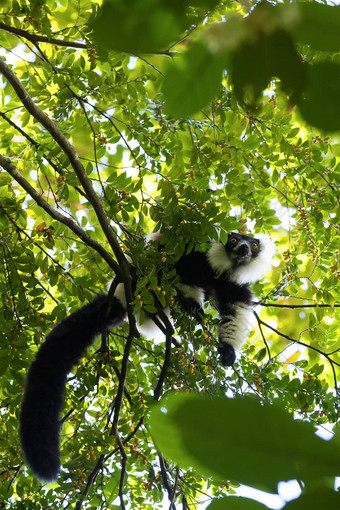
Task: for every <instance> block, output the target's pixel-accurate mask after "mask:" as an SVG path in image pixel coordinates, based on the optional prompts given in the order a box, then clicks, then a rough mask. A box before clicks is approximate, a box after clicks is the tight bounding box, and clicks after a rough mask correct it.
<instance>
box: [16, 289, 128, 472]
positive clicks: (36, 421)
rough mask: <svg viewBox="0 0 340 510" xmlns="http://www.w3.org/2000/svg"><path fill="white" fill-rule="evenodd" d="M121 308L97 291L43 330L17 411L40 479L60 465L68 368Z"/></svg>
mask: <svg viewBox="0 0 340 510" xmlns="http://www.w3.org/2000/svg"><path fill="white" fill-rule="evenodd" d="M124 315H125V309H124V308H123V306H122V304H121V303H120V301H119V300H118V299H116V298H115V297H114V298H112V300H111V301H110V306H108V297H107V296H105V295H99V296H97V297H96V298H95V299H94V301H93V302H92V303H89V304H87V305H85V306H83V307H82V308H80V309H79V310H77V311H75V312H73V313H72V314H71V315H70V316H69V317H66V318H65V319H64V320H62V321H61V322H60V323H59V324H57V325H56V326H55V327H54V328H53V330H52V331H51V332H50V333H49V334H48V335H47V337H46V340H45V342H44V343H43V344H42V345H41V347H40V349H39V351H38V353H37V355H36V358H35V360H34V361H33V363H32V365H31V367H30V369H29V371H28V375H27V379H26V387H25V392H24V398H23V402H22V406H21V414H20V439H21V445H22V449H23V452H24V455H25V458H26V460H27V462H28V464H29V466H30V467H31V469H32V471H33V473H34V474H35V475H36V476H37V478H39V479H40V480H42V481H52V480H55V479H56V478H57V476H58V472H59V469H60V452H59V445H60V428H61V424H60V413H61V410H62V407H63V398H64V389H65V383H66V378H67V374H68V373H69V372H70V371H71V370H72V368H73V367H74V365H76V364H77V363H78V361H79V359H80V358H81V357H82V356H83V354H84V351H85V349H86V348H87V347H88V346H90V345H91V344H92V343H93V341H94V339H95V338H96V336H97V335H98V334H99V333H100V332H101V331H102V330H103V327H105V326H106V327H113V326H115V325H118V324H119V323H120V322H121V321H122V320H123V319H124Z"/></svg>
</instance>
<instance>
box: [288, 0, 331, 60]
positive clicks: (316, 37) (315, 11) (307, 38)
mask: <svg viewBox="0 0 340 510" xmlns="http://www.w3.org/2000/svg"><path fill="white" fill-rule="evenodd" d="M293 9H294V10H297V11H298V20H297V22H295V23H292V31H291V32H292V34H293V35H294V37H295V39H296V40H297V41H299V42H301V43H303V44H308V45H310V46H311V47H312V48H314V49H315V50H320V51H332V52H333V51H334V52H338V51H340V6H339V5H324V4H321V3H317V2H298V3H296V4H292V10H293ZM280 10H282V9H281V7H280ZM294 21H295V20H294Z"/></svg>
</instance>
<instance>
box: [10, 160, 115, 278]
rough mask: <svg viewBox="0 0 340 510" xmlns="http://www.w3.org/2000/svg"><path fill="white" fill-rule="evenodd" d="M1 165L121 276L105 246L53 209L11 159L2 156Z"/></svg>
mask: <svg viewBox="0 0 340 510" xmlns="http://www.w3.org/2000/svg"><path fill="white" fill-rule="evenodd" d="M0 165H1V166H2V167H3V168H4V169H5V170H6V171H7V172H8V173H9V174H10V175H11V176H12V177H13V179H15V180H16V181H17V182H18V183H19V184H20V186H22V187H23V188H24V190H25V191H26V193H28V194H29V195H30V196H31V197H32V198H33V200H34V201H35V202H36V203H37V204H38V205H39V206H40V207H42V208H43V209H44V211H46V212H47V213H48V214H49V215H50V216H51V217H52V218H53V219H54V220H57V221H59V222H60V223H63V224H64V225H66V226H67V227H68V228H69V229H70V230H72V232H74V233H75V234H76V235H77V236H78V237H79V238H80V239H81V240H82V241H83V242H84V243H85V244H86V245H87V246H90V247H91V248H93V249H94V250H96V252H98V253H99V255H101V256H102V257H103V259H104V260H105V261H106V262H107V263H108V265H109V266H110V267H111V268H112V269H113V270H114V271H115V272H116V273H117V274H120V272H121V271H120V268H119V265H118V264H117V262H116V261H115V260H114V259H113V258H112V256H111V255H110V254H109V253H108V252H107V251H106V250H105V248H103V246H102V245H101V244H100V243H98V242H97V241H95V240H94V239H92V237H90V236H89V235H88V234H86V233H85V232H84V231H83V230H82V229H81V228H80V227H79V225H77V223H75V221H73V220H72V219H71V218H69V217H68V216H65V215H64V214H62V213H60V212H59V211H56V210H55V209H53V207H51V206H50V204H49V203H48V202H46V200H44V199H43V197H42V196H41V195H40V194H39V193H38V192H37V190H36V189H35V188H33V186H32V185H31V184H30V183H29V182H28V181H27V180H26V179H25V177H24V176H23V175H21V173H20V172H18V170H17V168H16V166H15V165H14V164H13V163H12V161H11V159H10V158H7V157H5V156H2V155H1V154H0Z"/></svg>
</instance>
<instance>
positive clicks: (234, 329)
mask: <svg viewBox="0 0 340 510" xmlns="http://www.w3.org/2000/svg"><path fill="white" fill-rule="evenodd" d="M222 319H228V322H226V323H223V324H219V325H218V327H217V331H218V339H219V341H220V342H222V343H225V344H229V345H231V346H232V347H234V349H235V350H239V349H240V348H241V346H242V345H243V344H244V342H245V341H246V340H247V339H248V336H249V331H250V330H251V329H252V326H253V313H252V308H251V307H250V306H248V305H245V304H243V303H237V304H235V305H234V315H226V316H223V317H222Z"/></svg>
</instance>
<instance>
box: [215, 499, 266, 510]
mask: <svg viewBox="0 0 340 510" xmlns="http://www.w3.org/2000/svg"><path fill="white" fill-rule="evenodd" d="M266 508H267V507H266V506H264V505H262V504H261V503H259V502H258V501H254V500H252V499H249V498H241V497H237V496H229V497H227V498H221V499H215V500H214V501H213V502H212V503H211V504H210V505H209V506H208V507H207V510H264V509H266Z"/></svg>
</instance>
